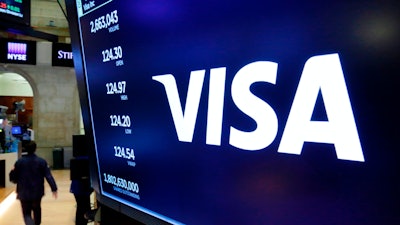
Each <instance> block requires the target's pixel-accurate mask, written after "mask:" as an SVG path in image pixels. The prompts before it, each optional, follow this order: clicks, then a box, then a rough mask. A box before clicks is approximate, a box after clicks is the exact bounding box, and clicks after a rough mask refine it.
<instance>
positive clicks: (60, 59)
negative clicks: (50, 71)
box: [51, 43, 74, 67]
mask: <svg viewBox="0 0 400 225" xmlns="http://www.w3.org/2000/svg"><path fill="white" fill-rule="evenodd" d="M51 58H52V65H53V66H65V67H74V61H73V56H72V48H71V45H70V44H65V43H53V49H52V57H51Z"/></svg>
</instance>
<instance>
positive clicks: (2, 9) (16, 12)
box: [0, 0, 31, 25]
mask: <svg viewBox="0 0 400 225" xmlns="http://www.w3.org/2000/svg"><path fill="white" fill-rule="evenodd" d="M0 19H4V20H6V21H9V22H14V23H18V24H22V25H30V21H31V1H30V0H0Z"/></svg>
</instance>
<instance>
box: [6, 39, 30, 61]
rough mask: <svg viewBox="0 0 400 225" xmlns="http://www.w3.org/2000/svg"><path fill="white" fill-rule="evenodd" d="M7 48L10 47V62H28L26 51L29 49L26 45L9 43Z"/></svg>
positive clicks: (8, 54)
mask: <svg viewBox="0 0 400 225" xmlns="http://www.w3.org/2000/svg"><path fill="white" fill-rule="evenodd" d="M7 47H8V48H7V49H8V53H7V59H8V60H16V61H26V49H27V44H26V43H15V42H8V45H7Z"/></svg>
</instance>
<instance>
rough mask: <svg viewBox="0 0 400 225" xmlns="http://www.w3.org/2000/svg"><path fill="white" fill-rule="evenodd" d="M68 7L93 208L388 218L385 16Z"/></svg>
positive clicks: (393, 112)
mask: <svg viewBox="0 0 400 225" xmlns="http://www.w3.org/2000/svg"><path fill="white" fill-rule="evenodd" d="M389 2H391V3H393V4H391V6H393V5H394V3H395V2H396V1H395V0H389ZM66 3H67V4H68V7H67V8H69V12H68V15H69V19H70V20H69V21H70V22H71V26H70V27H71V40H72V45H73V48H74V51H73V52H74V56H73V57H74V60H75V61H74V63H75V66H76V74H77V81H78V89H79V92H80V97H81V104H82V105H81V106H82V115H83V118H84V123H85V131H87V135H88V136H90V142H91V144H90V147H91V148H90V151H89V154H91V155H90V159H91V160H93V163H92V164H91V167H92V171H93V173H92V174H91V176H92V184H93V187H94V189H95V191H96V194H97V196H99V199H100V200H99V201H100V202H101V204H103V205H106V206H107V207H111V208H112V209H114V210H116V211H119V212H121V213H123V214H126V215H128V216H129V217H133V218H134V219H135V220H139V222H142V223H143V224H188V225H204V224H273V225H275V224H279V225H293V224H296V223H299V221H300V222H301V223H302V224H326V221H329V223H331V224H352V225H375V224H393V223H396V221H399V213H398V202H399V199H400V193H399V191H398V188H397V187H398V186H399V185H397V183H396V182H397V180H398V179H397V178H398V177H399V171H400V170H399V169H398V165H399V163H398V159H399V157H400V152H399V151H398V150H397V149H398V143H397V142H398V141H397V140H398V136H399V132H398V127H399V126H400V125H399V115H400V113H399V110H398V109H397V108H399V107H397V108H396V107H395V106H396V105H398V93H397V89H398V88H397V87H398V86H399V82H398V77H399V76H398V74H399V69H398V67H397V66H396V65H397V64H398V63H397V61H398V50H397V49H398V47H397V46H398V41H397V40H398V35H397V36H396V34H397V33H396V32H392V33H390V32H389V33H387V34H386V33H385V34H382V35H377V34H376V32H375V33H374V32H373V31H376V23H375V22H376V21H381V22H382V23H379V25H382V26H383V27H384V28H387V30H392V31H394V30H396V28H397V27H392V26H393V24H396V22H397V21H398V20H396V19H397V18H398V11H396V10H395V9H394V7H391V6H389V4H362V3H359V2H357V1H344V0H339V1H332V2H329V3H324V4H315V2H304V1H291V2H289V1H274V2H270V1H262V0H250V1H248V0H246V1H243V0H234V1H213V4H212V7H210V5H209V4H205V2H204V1H196V0H193V1H174V0H171V1H168V4H164V3H165V2H164V1H143V2H142V1H141V2H140V3H133V2H132V1H129V0H118V1H107V0H96V1H93V0H76V1H74V0H68V1H66ZM288 5H290V7H288ZM344 8H346V10H343V9H344ZM300 9H301V10H300ZM382 15H385V16H382ZM360 21H362V22H363V23H362V26H361V27H360V26H359V25H360ZM127 34H128V35H127ZM129 34H134V35H129ZM374 35H377V36H376V37H375V36H374ZM63 52H65V51H64V50H63ZM55 56H56V57H62V56H68V54H56V55H55ZM377 205H378V206H380V207H377ZM371 212H373V213H371ZM106 216H107V215H105V217H106ZM154 218H156V219H157V220H156V221H153V220H154ZM109 219H110V223H111V224H113V220H118V218H117V217H116V216H112V218H109ZM115 223H116V224H117V223H120V224H133V223H134V222H132V223H130V222H129V221H128V222H125V221H116V222H115Z"/></svg>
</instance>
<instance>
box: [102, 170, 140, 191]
mask: <svg viewBox="0 0 400 225" xmlns="http://www.w3.org/2000/svg"><path fill="white" fill-rule="evenodd" d="M103 176H104V182H105V183H107V184H112V185H114V186H115V187H118V188H122V189H124V190H126V191H129V192H133V193H139V185H138V184H137V183H135V182H133V181H127V180H126V179H123V178H120V177H116V176H114V175H111V174H107V173H104V174H103Z"/></svg>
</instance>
